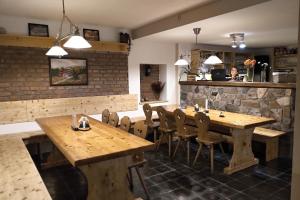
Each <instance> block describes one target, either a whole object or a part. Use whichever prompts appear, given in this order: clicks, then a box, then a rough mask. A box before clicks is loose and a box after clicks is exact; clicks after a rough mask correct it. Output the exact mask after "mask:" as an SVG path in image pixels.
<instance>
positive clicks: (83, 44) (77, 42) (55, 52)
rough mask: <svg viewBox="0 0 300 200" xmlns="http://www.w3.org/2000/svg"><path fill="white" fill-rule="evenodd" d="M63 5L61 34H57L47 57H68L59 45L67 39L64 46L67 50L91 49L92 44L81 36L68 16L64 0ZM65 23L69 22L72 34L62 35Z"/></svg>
mask: <svg viewBox="0 0 300 200" xmlns="http://www.w3.org/2000/svg"><path fill="white" fill-rule="evenodd" d="M62 4H63V18H62V20H61V23H60V28H59V33H58V34H57V37H56V39H55V42H54V45H53V46H52V47H51V48H50V49H49V51H48V52H47V53H46V55H47V56H58V57H61V56H64V55H67V54H68V53H67V52H66V51H65V50H64V49H63V48H62V47H61V46H59V45H58V44H59V43H60V42H61V41H62V40H65V39H68V40H67V42H66V43H65V44H64V45H63V46H64V47H67V48H76V49H82V48H90V47H91V45H90V43H89V42H88V41H86V40H85V39H84V38H83V37H82V36H80V34H79V28H78V26H76V25H75V24H74V23H73V22H72V21H71V20H70V18H69V17H68V16H67V15H66V12H65V1H64V0H62ZM65 21H67V22H69V24H70V32H69V33H68V34H67V35H63V34H62V27H63V23H64V22H65Z"/></svg>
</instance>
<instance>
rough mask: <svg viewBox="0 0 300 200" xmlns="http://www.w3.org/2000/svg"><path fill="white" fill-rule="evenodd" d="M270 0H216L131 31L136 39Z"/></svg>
mask: <svg viewBox="0 0 300 200" xmlns="http://www.w3.org/2000/svg"><path fill="white" fill-rule="evenodd" d="M267 1H270V0H251V1H247V0H218V1H213V2H212V3H208V4H206V5H200V6H198V7H194V8H191V9H189V10H185V11H182V12H179V13H176V14H174V15H171V16H169V17H165V18H163V19H160V20H158V21H155V22H152V23H149V24H146V25H144V26H141V27H138V28H136V29H134V30H133V31H132V37H133V39H138V38H141V37H145V36H147V35H151V34H154V33H158V32H162V31H166V30H169V29H172V28H176V27H179V26H183V25H186V24H190V23H193V22H197V21H201V20H204V19H208V18H211V17H215V16H218V15H222V14H225V13H229V12H232V11H235V10H240V9H243V8H247V7H250V6H253V5H256V4H260V3H264V2H267Z"/></svg>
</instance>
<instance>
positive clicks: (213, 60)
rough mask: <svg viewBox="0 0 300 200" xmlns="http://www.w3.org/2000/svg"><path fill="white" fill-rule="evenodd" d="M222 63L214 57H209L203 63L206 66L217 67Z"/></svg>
mask: <svg viewBox="0 0 300 200" xmlns="http://www.w3.org/2000/svg"><path fill="white" fill-rule="evenodd" d="M222 63H223V61H222V60H221V59H220V58H219V57H218V56H216V55H211V56H209V57H208V58H207V59H206V60H205V61H204V64H206V65H217V64H222Z"/></svg>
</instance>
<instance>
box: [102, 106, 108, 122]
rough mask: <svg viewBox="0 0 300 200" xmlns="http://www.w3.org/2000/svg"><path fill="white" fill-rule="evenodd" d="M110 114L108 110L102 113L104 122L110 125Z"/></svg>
mask: <svg viewBox="0 0 300 200" xmlns="http://www.w3.org/2000/svg"><path fill="white" fill-rule="evenodd" d="M109 115H110V112H109V110H108V109H104V110H103V111H102V122H103V123H106V124H108V121H109Z"/></svg>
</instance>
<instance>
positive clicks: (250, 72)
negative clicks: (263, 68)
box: [247, 67, 254, 82]
mask: <svg viewBox="0 0 300 200" xmlns="http://www.w3.org/2000/svg"><path fill="white" fill-rule="evenodd" d="M253 78H254V67H247V81H248V82H253Z"/></svg>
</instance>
